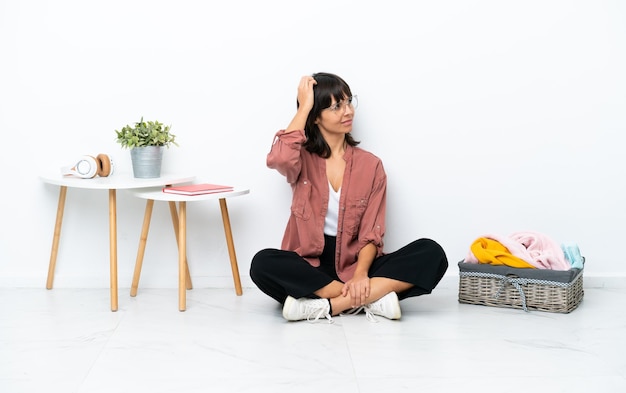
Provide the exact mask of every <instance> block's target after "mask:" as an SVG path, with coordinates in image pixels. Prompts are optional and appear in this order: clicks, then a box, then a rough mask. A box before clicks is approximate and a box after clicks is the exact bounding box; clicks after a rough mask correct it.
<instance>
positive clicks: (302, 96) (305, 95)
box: [298, 76, 317, 112]
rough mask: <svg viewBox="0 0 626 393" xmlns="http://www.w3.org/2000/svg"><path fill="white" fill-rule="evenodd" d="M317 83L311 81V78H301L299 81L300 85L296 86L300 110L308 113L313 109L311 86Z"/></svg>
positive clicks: (313, 80)
mask: <svg viewBox="0 0 626 393" xmlns="http://www.w3.org/2000/svg"><path fill="white" fill-rule="evenodd" d="M316 84H317V82H316V81H315V79H313V77H312V76H303V77H302V78H301V79H300V84H299V85H298V103H299V104H300V108H301V109H303V110H306V111H307V112H309V111H310V110H311V109H313V104H314V102H315V101H314V94H313V86H315V85H316Z"/></svg>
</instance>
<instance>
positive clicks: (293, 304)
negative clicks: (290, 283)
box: [283, 296, 333, 323]
mask: <svg viewBox="0 0 626 393" xmlns="http://www.w3.org/2000/svg"><path fill="white" fill-rule="evenodd" d="M283 317H284V318H285V319H286V320H288V321H302V320H304V319H306V320H307V321H309V322H316V321H317V320H319V319H320V318H322V317H324V318H326V319H328V323H332V322H333V319H332V317H331V316H330V303H329V302H328V299H308V298H300V299H296V298H293V297H291V296H287V299H286V300H285V304H284V305H283Z"/></svg>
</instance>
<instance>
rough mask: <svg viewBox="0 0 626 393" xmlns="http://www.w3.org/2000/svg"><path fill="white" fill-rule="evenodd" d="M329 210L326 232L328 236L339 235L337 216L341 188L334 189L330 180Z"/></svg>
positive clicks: (325, 220)
mask: <svg viewBox="0 0 626 393" xmlns="http://www.w3.org/2000/svg"><path fill="white" fill-rule="evenodd" d="M328 190H329V191H328V211H327V212H326V218H325V219H324V234H326V235H328V236H337V217H338V216H339V197H340V196H341V188H340V189H339V191H335V190H333V186H332V185H331V184H330V182H328Z"/></svg>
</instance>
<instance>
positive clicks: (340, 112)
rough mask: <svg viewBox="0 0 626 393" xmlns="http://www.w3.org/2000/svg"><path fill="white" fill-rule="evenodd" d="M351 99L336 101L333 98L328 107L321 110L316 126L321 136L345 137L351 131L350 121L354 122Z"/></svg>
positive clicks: (345, 98)
mask: <svg viewBox="0 0 626 393" xmlns="http://www.w3.org/2000/svg"><path fill="white" fill-rule="evenodd" d="M352 100H353V98H352V97H347V96H345V97H343V99H341V100H339V101H337V100H336V99H335V98H334V97H333V99H332V102H331V104H330V106H329V107H328V108H326V109H322V111H321V112H320V115H319V117H318V118H317V120H316V122H315V123H316V124H317V126H318V127H319V129H320V131H321V132H322V135H324V136H326V135H329V136H330V135H336V134H341V135H345V134H347V133H349V132H351V131H352V121H353V120H354V106H353V103H352Z"/></svg>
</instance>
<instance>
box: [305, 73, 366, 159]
mask: <svg viewBox="0 0 626 393" xmlns="http://www.w3.org/2000/svg"><path fill="white" fill-rule="evenodd" d="M312 77H313V78H314V79H315V81H316V82H317V84H316V85H314V86H313V93H314V104H313V109H311V112H309V117H307V119H306V125H305V126H304V132H305V135H306V138H307V139H306V142H305V143H304V145H303V146H304V148H305V149H307V150H308V151H309V152H311V153H315V154H317V155H319V156H320V157H322V158H328V157H330V147H329V146H328V144H327V143H326V141H325V140H324V138H323V137H322V133H321V132H320V129H319V127H318V126H317V124H315V120H317V118H318V117H319V116H320V114H321V113H322V110H324V109H326V108H328V107H329V106H330V105H331V103H332V100H333V98H334V99H335V102H339V101H341V100H343V99H344V98H346V97H351V96H352V92H351V91H350V86H348V84H347V83H346V81H344V80H343V79H341V78H340V77H339V76H337V75H334V74H329V73H327V72H318V73H317V74H313V75H312ZM346 143H347V144H348V145H350V146H356V145H358V144H359V143H360V142H358V141H355V140H354V138H352V135H350V133H347V134H346Z"/></svg>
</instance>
